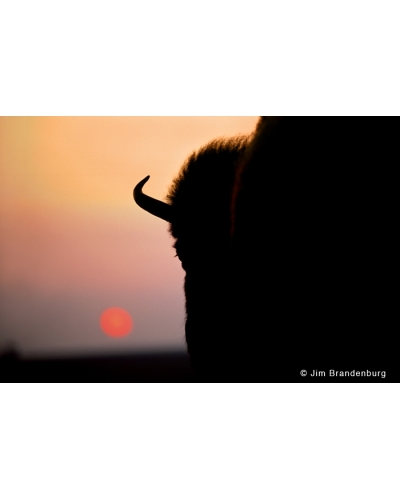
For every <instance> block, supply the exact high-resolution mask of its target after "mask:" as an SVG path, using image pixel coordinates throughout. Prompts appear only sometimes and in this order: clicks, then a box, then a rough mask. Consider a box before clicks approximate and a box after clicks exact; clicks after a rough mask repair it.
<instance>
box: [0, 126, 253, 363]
mask: <svg viewBox="0 0 400 500" xmlns="http://www.w3.org/2000/svg"><path fill="white" fill-rule="evenodd" d="M256 122H257V117H1V118H0V180H1V183H0V349H1V348H4V347H6V346H8V345H14V347H16V348H17V349H18V350H19V351H20V352H21V354H22V355H25V356H41V355H58V354H78V353H82V354H88V353H99V352H121V351H123V352H132V351H137V350H149V349H185V343H184V296H183V289H182V287H183V277H184V273H183V271H182V269H181V266H180V262H179V260H178V259H175V258H174V250H173V249H172V243H173V240H172V238H171V237H170V236H169V234H168V231H167V229H168V224H167V223H166V222H164V221H162V220H160V219H157V218H155V217H152V216H151V215H149V214H147V213H146V212H144V211H142V210H141V209H139V207H137V206H136V205H135V204H134V202H133V198H132V189H133V187H134V185H135V184H136V183H137V182H138V181H139V180H141V179H142V178H143V177H145V176H146V175H148V174H149V175H150V176H151V178H150V180H149V182H148V183H147V185H146V193H148V194H149V195H151V196H154V197H157V198H160V199H162V198H164V197H165V195H166V193H167V189H168V186H169V184H170V183H171V181H172V179H173V177H174V176H175V175H176V173H177V172H178V170H179V168H180V166H181V165H182V163H183V162H184V160H185V159H186V157H187V156H188V155H189V154H190V153H191V152H192V151H193V150H195V149H198V148H199V147H201V146H203V145H204V144H205V143H207V142H208V141H209V140H211V139H214V138H216V137H221V136H231V135H235V134H238V133H244V134H247V133H249V132H251V131H252V130H253V129H254V127H255V124H256ZM108 307H121V308H124V309H126V310H127V311H128V312H129V313H130V315H131V316H132V317H133V321H134V329H133V331H132V332H131V333H130V334H129V335H127V336H125V337H123V338H111V337H108V336H107V335H106V334H105V333H104V332H103V331H102V330H101V328H100V326H99V318H100V315H101V313H102V312H103V311H104V309H106V308H108Z"/></svg>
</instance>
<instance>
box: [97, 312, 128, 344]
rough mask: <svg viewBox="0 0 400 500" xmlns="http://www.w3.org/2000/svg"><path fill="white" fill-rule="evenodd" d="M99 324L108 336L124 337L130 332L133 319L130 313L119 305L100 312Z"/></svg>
mask: <svg viewBox="0 0 400 500" xmlns="http://www.w3.org/2000/svg"><path fill="white" fill-rule="evenodd" d="M100 326H101V328H102V330H103V331H104V332H105V333H106V334H107V335H109V336H110V337H124V336H125V335H128V333H130V332H131V330H132V328H133V320H132V317H131V315H130V314H129V313H128V312H127V311H125V309H122V308H121V307H110V308H109V309H106V310H105V311H103V312H102V314H101V316H100Z"/></svg>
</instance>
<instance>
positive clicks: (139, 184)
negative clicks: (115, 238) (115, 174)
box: [133, 175, 150, 198]
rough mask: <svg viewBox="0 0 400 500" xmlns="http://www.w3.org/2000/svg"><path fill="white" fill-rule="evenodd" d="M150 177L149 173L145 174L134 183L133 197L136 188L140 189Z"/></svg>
mask: <svg viewBox="0 0 400 500" xmlns="http://www.w3.org/2000/svg"><path fill="white" fill-rule="evenodd" d="M149 179H150V175H146V177H145V178H144V179H142V180H141V181H140V182H138V183H137V184H136V186H135V187H134V188H133V197H134V198H135V195H136V194H137V192H138V190H140V191H141V190H142V187H143V186H144V185H145V184H146V182H147V181H148V180H149Z"/></svg>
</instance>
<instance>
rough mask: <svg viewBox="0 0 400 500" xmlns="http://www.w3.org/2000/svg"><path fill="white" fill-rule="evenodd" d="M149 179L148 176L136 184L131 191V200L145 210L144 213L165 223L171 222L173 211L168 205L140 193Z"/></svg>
mask: <svg viewBox="0 0 400 500" xmlns="http://www.w3.org/2000/svg"><path fill="white" fill-rule="evenodd" d="M149 179H150V175H148V176H147V177H145V178H144V179H143V180H141V181H140V182H138V183H137V184H136V186H135V189H134V190H133V199H134V200H135V201H136V203H137V204H138V205H139V207H140V208H143V210H146V212H149V213H151V214H152V215H155V216H156V217H159V218H160V219H163V220H166V221H167V222H172V213H173V209H172V207H171V205H168V203H164V202H163V201H160V200H156V199H155V198H152V197H151V196H147V194H144V193H143V192H142V188H143V186H144V185H145V184H146V182H147V181H148V180H149Z"/></svg>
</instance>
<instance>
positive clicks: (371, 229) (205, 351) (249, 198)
mask: <svg viewBox="0 0 400 500" xmlns="http://www.w3.org/2000/svg"><path fill="white" fill-rule="evenodd" d="M397 123H398V122H397ZM395 129H396V131H397V132H398V127H397V128H396V127H395ZM394 133H395V130H394V131H393V134H394ZM394 144H395V141H394V137H392V136H391V135H390V134H387V132H386V131H384V130H383V129H382V128H380V127H379V126H377V124H376V122H375V124H374V123H371V121H368V120H366V121H365V120H364V121H360V120H359V119H355V118H290V117H285V118H274V117H270V118H268V117H261V118H260V120H259V122H258V124H257V127H256V130H255V131H254V133H253V134H251V135H249V136H239V137H234V138H230V139H217V140H214V141H212V142H210V143H209V144H207V145H206V146H204V147H202V148H201V149H200V150H199V151H197V152H195V153H193V154H192V155H191V156H190V157H189V158H188V159H187V161H186V162H185V164H184V165H183V166H182V168H181V170H180V172H179V174H178V176H177V177H176V179H175V180H174V181H173V183H172V185H171V187H170V190H169V192H168V195H167V202H166V203H164V202H162V201H159V200H155V199H154V198H151V197H149V196H147V195H145V194H144V193H143V191H142V188H143V186H144V184H145V183H146V182H147V181H148V179H149V176H147V177H146V178H145V179H143V180H142V181H140V182H139V183H138V184H137V186H136V187H135V189H134V199H135V201H136V203H137V204H138V205H139V206H140V207H141V208H143V209H144V210H146V211H148V212H150V213H151V214H153V215H155V216H157V217H161V218H162V219H164V220H166V221H168V222H169V223H170V232H171V234H172V236H173V237H174V239H175V244H174V247H175V249H176V252H177V256H178V257H179V259H180V260H181V263H182V267H183V269H184V270H185V272H186V276H185V283H184V289H185V297H186V325H185V331H186V341H187V347H188V352H189V355H190V359H191V363H192V367H193V370H194V372H195V373H196V374H197V375H198V377H199V379H201V380H213V381H245V380H251V381H266V380H277V381H281V380H282V381H283V380H286V379H291V377H293V376H294V375H295V374H297V375H298V376H299V377H300V375H299V374H300V371H301V370H303V369H305V370H309V371H312V370H314V369H315V370H316V369H320V368H322V369H323V368H326V369H327V370H329V369H344V368H345V369H358V368H359V369H367V368H368V367H370V368H374V369H375V368H385V367H384V366H382V363H383V364H384V363H385V361H387V360H388V359H389V357H390V356H388V354H387V352H386V350H385V348H384V347H383V346H384V342H383V343H382V341H381V340H379V341H376V342H375V343H374V346H372V345H371V343H369V342H368V341H367V340H366V338H367V336H368V335H370V334H375V335H378V332H380V333H379V336H380V338H381V339H382V336H385V335H388V331H390V332H392V331H393V324H390V322H391V321H392V320H393V314H392V306H391V304H393V298H392V295H391V293H389V289H388V284H389V281H390V276H391V275H392V274H393V262H394V259H393V255H394V253H393V250H394V248H395V241H396V240H397V239H396V238H395V237H394V231H393V224H395V220H394V219H396V222H397V218H396V217H395V215H394V214H395V213H397V210H396V209H395V206H394V205H395V197H393V196H392V191H391V189H392V188H393V183H392V182H391V176H390V175H388V171H389V170H388V167H389V165H390V164H392V159H391V158H392V153H393V152H394ZM371 165H372V168H371ZM387 329H389V330H387ZM383 332H386V333H383ZM366 363H367V364H368V363H370V364H369V365H368V366H365V364H366ZM371 363H372V366H371ZM377 365H379V366H377Z"/></svg>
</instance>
